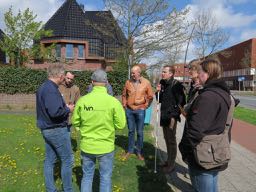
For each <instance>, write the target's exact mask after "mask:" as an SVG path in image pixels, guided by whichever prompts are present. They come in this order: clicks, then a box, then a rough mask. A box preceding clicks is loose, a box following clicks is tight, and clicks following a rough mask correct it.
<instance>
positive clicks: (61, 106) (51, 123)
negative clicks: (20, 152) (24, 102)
mask: <svg viewBox="0 0 256 192" xmlns="http://www.w3.org/2000/svg"><path fill="white" fill-rule="evenodd" d="M69 112H70V110H69V108H68V107H67V106H66V104H65V102H64V100H63V98H62V96H61V94H60V92H59V90H58V86H57V85H56V84H55V83H54V82H52V81H51V80H46V81H45V82H44V83H43V84H42V85H41V86H40V88H39V89H38V90H37V92H36V115H37V126H38V127H39V128H40V129H42V130H44V129H51V128H56V127H65V126H67V124H68V122H67V120H68V115H69Z"/></svg>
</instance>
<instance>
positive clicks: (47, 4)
mask: <svg viewBox="0 0 256 192" xmlns="http://www.w3.org/2000/svg"><path fill="white" fill-rule="evenodd" d="M62 3H63V1H60V0H40V1H35V0H8V1H7V0H0V5H1V7H0V28H1V29H4V28H5V25H4V13H5V12H6V11H8V9H9V8H10V7H11V6H12V7H13V12H14V14H17V13H18V10H21V11H24V10H25V9H26V8H29V9H30V10H31V11H33V13H34V14H36V15H37V18H36V20H37V21H43V22H44V23H45V22H46V21H47V20H48V19H49V18H50V17H51V16H52V15H53V14H54V13H55V11H56V10H57V9H58V8H59V7H60V6H61V4H62Z"/></svg>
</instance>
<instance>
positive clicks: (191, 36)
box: [183, 23, 196, 84]
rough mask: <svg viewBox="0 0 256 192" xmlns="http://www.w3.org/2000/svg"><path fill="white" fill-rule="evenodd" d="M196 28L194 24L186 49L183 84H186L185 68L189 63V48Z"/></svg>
mask: <svg viewBox="0 0 256 192" xmlns="http://www.w3.org/2000/svg"><path fill="white" fill-rule="evenodd" d="M195 27H196V23H194V25H193V28H192V31H191V34H190V36H189V39H188V43H187V47H186V52H185V59H184V69H183V84H185V72H186V71H185V67H186V62H187V54H188V47H189V44H190V41H191V39H192V35H193V33H194V30H195Z"/></svg>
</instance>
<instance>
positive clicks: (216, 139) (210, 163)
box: [193, 91, 239, 169]
mask: <svg viewBox="0 0 256 192" xmlns="http://www.w3.org/2000/svg"><path fill="white" fill-rule="evenodd" d="M213 92H215V93H216V94H218V95H220V94H219V93H218V92H216V91H213ZM220 96H221V95H220ZM221 97H222V96H221ZM230 98H231V105H230V108H229V111H228V117H227V120H226V125H225V130H224V132H223V133H221V134H219V135H206V136H205V137H203V139H202V140H201V142H200V143H199V144H197V146H196V147H195V148H194V149H193V154H194V157H195V160H196V162H197V164H198V165H200V166H201V167H203V168H204V169H212V168H216V167H220V166H222V165H225V164H227V163H228V162H229V161H230V159H231V150H230V140H229V134H228V133H229V130H230V128H231V126H232V120H233V113H234V109H235V106H237V104H238V103H239V101H238V100H236V99H235V98H234V97H233V96H232V95H230Z"/></svg>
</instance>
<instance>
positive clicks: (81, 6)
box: [79, 4, 84, 12]
mask: <svg viewBox="0 0 256 192" xmlns="http://www.w3.org/2000/svg"><path fill="white" fill-rule="evenodd" d="M79 6H80V8H81V9H82V10H83V12H84V5H83V4H80V5H79Z"/></svg>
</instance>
